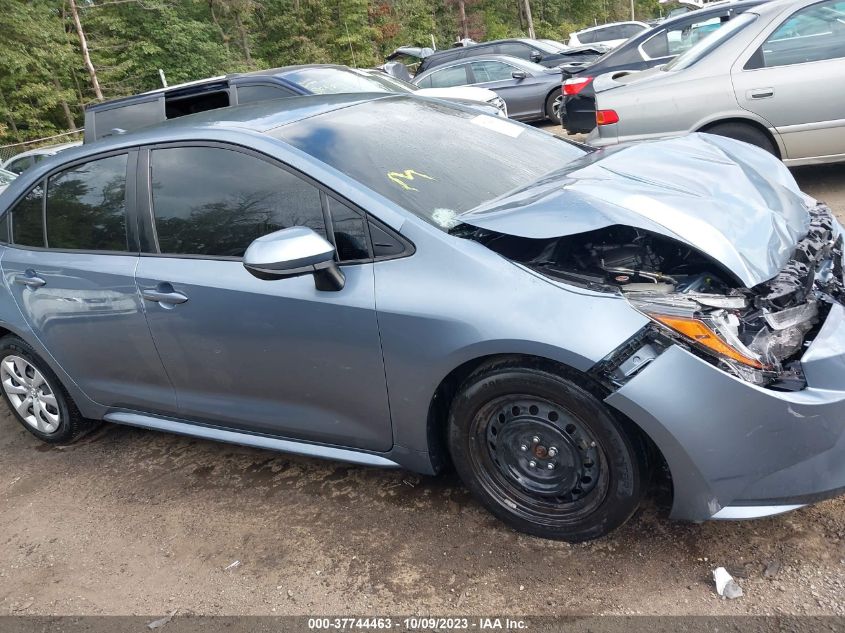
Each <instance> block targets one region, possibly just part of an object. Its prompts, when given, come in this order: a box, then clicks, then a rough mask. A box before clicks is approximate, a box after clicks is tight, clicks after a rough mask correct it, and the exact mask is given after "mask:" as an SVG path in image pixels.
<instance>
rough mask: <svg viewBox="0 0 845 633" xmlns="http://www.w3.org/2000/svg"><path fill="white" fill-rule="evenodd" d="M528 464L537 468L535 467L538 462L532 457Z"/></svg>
mask: <svg viewBox="0 0 845 633" xmlns="http://www.w3.org/2000/svg"><path fill="white" fill-rule="evenodd" d="M528 465H529V466H531V468H535V467H536V466H537V462H535V461H534V460H533V459H532V460H531V461H530V462H528Z"/></svg>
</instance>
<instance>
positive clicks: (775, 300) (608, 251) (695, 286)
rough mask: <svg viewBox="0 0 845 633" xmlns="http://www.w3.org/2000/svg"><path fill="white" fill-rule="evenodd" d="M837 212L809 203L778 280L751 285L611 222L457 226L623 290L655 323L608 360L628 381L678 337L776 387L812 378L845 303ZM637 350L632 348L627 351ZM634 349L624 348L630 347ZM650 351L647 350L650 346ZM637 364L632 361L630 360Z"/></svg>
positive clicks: (660, 239)
mask: <svg viewBox="0 0 845 633" xmlns="http://www.w3.org/2000/svg"><path fill="white" fill-rule="evenodd" d="M836 227H837V225H836V223H835V221H834V219H833V216H832V214H831V211H830V209H829V208H828V207H827V206H825V205H822V204H819V205H817V206H816V207H815V208H813V209H811V210H810V224H809V231H808V233H807V235H806V236H805V237H804V238H803V239H802V240H801V241H800V242H799V243H798V245H797V247H796V249H795V251H794V253H793V255H792V257H791V259H790V260H789V262H788V263H787V264H786V266H784V267H783V268H782V269H781V271H780V272H779V273H778V274H777V275H776V276H775V277H774V278H772V279H770V280H768V281H766V282H763V283H760V284H758V285H756V286H754V287H752V288H748V287H745V286H744V285H743V284H742V283H741V282H740V281H739V280H738V279H737V278H736V277H735V276H734V275H733V274H732V273H731V272H729V271H727V270H726V269H725V268H724V267H723V266H722V265H720V264H719V263H718V262H716V261H715V260H713V259H711V258H709V257H708V256H707V255H706V254H705V253H702V252H701V251H699V250H697V249H695V248H693V247H691V246H689V245H687V244H684V243H682V242H680V241H676V240H673V239H671V238H669V237H666V236H664V235H659V234H655V233H651V232H649V231H646V230H643V229H638V228H633V227H629V226H621V225H614V226H609V227H605V228H602V229H598V230H595V231H590V232H588V233H581V234H577V235H568V236H564V237H559V238H553V239H528V238H521V237H515V236H511V235H505V234H501V233H495V232H492V231H486V230H484V229H478V228H474V227H471V226H467V225H463V226H462V227H458V228H457V229H456V230H455V232H456V233H458V234H460V235H461V236H463V237H467V238H470V239H475V240H477V241H479V242H481V243H483V244H485V245H486V246H488V247H489V248H491V249H492V250H494V251H496V252H498V253H500V254H501V255H503V256H505V257H508V258H509V259H512V260H514V261H517V262H519V263H521V264H524V265H525V266H527V267H529V268H532V269H534V270H536V271H538V272H540V273H541V274H543V275H545V276H548V277H551V278H554V279H557V280H560V281H562V282H565V283H568V284H571V285H575V286H579V287H583V288H587V289H590V290H595V291H599V292H621V293H622V295H623V296H624V297H625V298H626V299H627V300H628V302H629V303H631V305H632V306H633V307H635V308H636V309H637V310H639V311H640V312H642V313H643V314H644V315H646V316H647V317H649V318H650V319H651V321H652V323H651V325H650V326H649V328H648V332H645V333H643V334H641V335H639V336H638V340H636V341H632V343H631V345H629V346H626V348H625V349H623V350H620V351H618V353H617V355H616V356H618V358H608V359H605V361H603V362H602V367H601V368H600V371H601V373H602V376H601V378H602V379H603V380H605V381H607V382H609V383H613V384H616V385H619V384H622V383H623V382H624V381H625V380H626V378H627V377H630V376H631V375H633V374H634V373H636V371H638V370H639V369H640V368H642V367H644V366H645V364H647V362H649V361H650V360H653V358H655V357H656V356H657V355H658V354H659V353H660V351H661V347H662V348H665V347H666V346H668V345H669V344H671V343H677V344H680V345H682V346H684V347H686V348H687V349H689V350H690V351H692V352H694V353H696V354H697V355H699V356H700V357H702V358H704V359H706V360H707V361H708V362H711V363H715V364H717V365H718V366H720V367H722V368H723V369H725V370H726V371H728V372H730V373H732V374H734V375H735V376H737V377H739V378H741V379H743V380H746V381H749V382H752V383H754V384H757V385H760V386H766V387H769V388H773V389H783V390H797V389H802V388H803V387H804V386H805V385H806V383H805V381H804V378H803V373H802V371H801V363H800V358H801V355H802V352H803V350H804V348H805V347H806V346H807V345H809V344H810V342H812V339H813V337H814V336H815V333H816V332H818V329H819V328H820V326H821V324H822V323H823V322H824V320H825V317H826V315H827V312H828V310H829V309H830V305H831V303H833V302H839V303H843V304H845V288H843V282H842V279H843V277H842V251H843V248H842V245H843V238H842V236H841V235H838V231H837V228H836ZM628 348H630V349H628ZM626 349H627V351H626ZM643 350H645V353H644V352H643ZM632 358H636V359H637V361H638V362H637V363H635V364H634V365H633V366H632V365H631V362H630V361H631V359H632Z"/></svg>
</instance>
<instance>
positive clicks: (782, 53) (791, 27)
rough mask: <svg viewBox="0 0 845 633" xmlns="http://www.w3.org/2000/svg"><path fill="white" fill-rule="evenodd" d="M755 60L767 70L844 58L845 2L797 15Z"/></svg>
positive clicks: (836, 0)
mask: <svg viewBox="0 0 845 633" xmlns="http://www.w3.org/2000/svg"><path fill="white" fill-rule="evenodd" d="M756 57H757V59H758V60H759V61H761V62H762V64H761V65H763V66H765V67H767V68H770V67H773V66H789V65H792V64H803V63H806V62H817V61H823V60H827V59H838V58H842V57H845V2H843V0H828V2H820V3H818V4H813V5H810V6H809V7H805V8H803V9H801V10H799V11H797V12H795V13H794V14H792V16H791V17H790V18H788V19H787V20H786V22H784V23H783V24H782V25H781V26H780V27H779V28H778V29H776V30H775V32H774V33H772V34H771V35H770V36H769V38H768V39H767V40H766V41H765V42H764V43H763V46H762V47H761V49H760V51H759V52H758V55H757V56H756Z"/></svg>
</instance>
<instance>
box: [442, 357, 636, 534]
mask: <svg viewBox="0 0 845 633" xmlns="http://www.w3.org/2000/svg"><path fill="white" fill-rule="evenodd" d="M449 424H450V428H449V445H450V446H449V448H450V451H451V454H452V459H453V461H454V463H455V468H456V470H457V471H458V473H459V474H460V476H461V478H462V480H463V481H464V483H465V484H466V486H467V487H468V488H469V489H470V490H471V491H472V492H473V494H474V495H475V496H476V497H477V498H478V499H479V500H480V501H481V503H483V504H484V505H485V506H486V507H487V508H488V509H489V510H490V511H491V512H493V514H495V515H496V516H498V517H499V518H500V519H502V520H503V521H505V522H506V523H508V524H509V525H511V526H512V527H514V528H516V529H518V530H520V531H524V532H528V533H530V534H535V535H537V536H542V537H545V538H554V539H561V540H567V541H572V542H576V541H584V540H589V539H593V538H598V537H600V536H603V535H604V534H607V533H608V532H610V531H612V530H613V529H615V528H617V527H619V526H620V525H622V524H623V523H624V522H625V521H627V520H628V518H629V517H630V516H631V515H632V514H633V513H634V511H635V510H636V508H637V506H638V505H639V501H640V498H641V495H642V486H643V483H642V482H643V481H644V479H645V477H644V473H645V465H644V456H642V455H641V454H640V452H641V451H639V450H638V449H637V448H636V446H637V444H636V443H635V442H633V441H632V438H630V437H629V435H628V431H626V430H625V429H624V428H623V427H622V426H621V425H620V423H619V421H618V420H616V418H614V416H613V415H612V414H611V413H610V412H609V411H608V410H607V408H606V407H605V405H604V404H603V403H602V402H601V401H600V400H599V399H597V398H596V397H595V396H593V395H592V394H591V393H589V392H588V391H587V390H585V389H584V388H582V387H580V386H579V385H577V384H575V383H574V382H572V381H571V380H569V379H567V378H564V377H562V376H559V375H556V374H554V373H552V372H549V371H546V370H543V369H541V368H537V367H526V366H521V365H519V364H518V361H512V362H504V363H497V364H492V365H487V366H485V367H482V368H480V369H479V370H478V371H476V372H475V373H473V374H472V375H471V376H470V377H469V378H468V379H467V380H466V381H465V383H464V385H463V387H462V389H461V391H460V392H459V394H458V395H457V396H456V398H455V400H454V402H453V404H452V409H451V413H450V423H449Z"/></svg>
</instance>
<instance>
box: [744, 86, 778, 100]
mask: <svg viewBox="0 0 845 633" xmlns="http://www.w3.org/2000/svg"><path fill="white" fill-rule="evenodd" d="M774 96H775V89H774V88H752V89H751V90H749V91H748V98H749V99H768V98H769V97H774Z"/></svg>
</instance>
